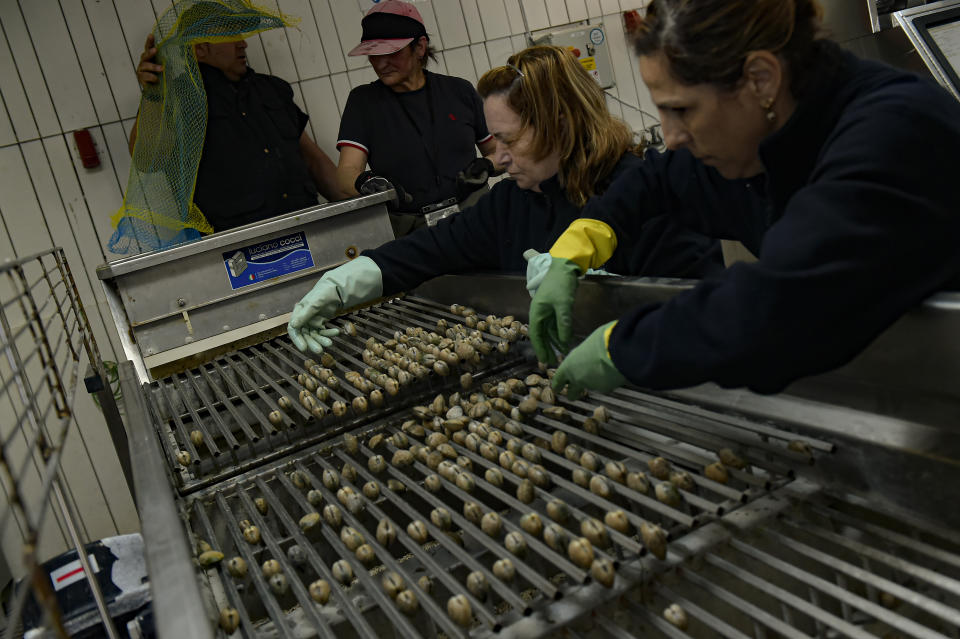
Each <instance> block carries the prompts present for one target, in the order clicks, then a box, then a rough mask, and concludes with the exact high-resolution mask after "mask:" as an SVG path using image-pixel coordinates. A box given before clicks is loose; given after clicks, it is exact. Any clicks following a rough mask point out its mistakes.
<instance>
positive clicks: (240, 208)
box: [193, 63, 317, 231]
mask: <svg viewBox="0 0 960 639" xmlns="http://www.w3.org/2000/svg"><path fill="white" fill-rule="evenodd" d="M200 72H201V74H202V75H203V85H204V89H205V90H206V92H207V132H206V135H205V137H204V144H203V155H202V157H201V158H200V166H199V168H198V170H197V184H196V189H195V190H194V194H193V201H194V203H195V204H196V205H197V207H198V208H199V209H200V212H201V213H203V214H204V216H205V217H206V218H207V220H208V221H209V222H210V224H211V225H212V226H213V229H214V231H223V230H224V229H229V228H233V227H236V226H242V225H244V224H249V223H251V222H256V221H259V220H264V219H267V218H270V217H273V216H276V215H280V214H282V213H288V212H290V211H295V210H297V209H302V208H305V207H308V206H313V205H315V204H316V203H317V187H316V184H315V183H314V181H313V178H312V177H311V176H310V172H309V170H308V169H307V166H306V164H305V163H304V161H303V156H301V154H300V135H301V133H303V129H304V127H305V126H306V124H307V115H306V114H305V113H304V112H303V111H301V110H300V108H299V107H297V105H296V104H295V103H294V102H293V90H292V89H291V88H290V85H289V84H287V83H286V82H284V81H283V80H281V79H280V78H276V77H274V76H271V75H263V74H260V73H256V72H254V70H253V69H248V70H247V74H246V75H245V76H244V77H243V78H241V79H240V80H239V81H238V82H231V81H230V80H228V79H227V77H226V76H225V75H224V74H223V72H222V71H220V70H219V69H217V68H215V67H212V66H210V65H207V64H202V63H201V64H200Z"/></svg>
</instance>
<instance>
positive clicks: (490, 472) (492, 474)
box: [483, 468, 503, 488]
mask: <svg viewBox="0 0 960 639" xmlns="http://www.w3.org/2000/svg"><path fill="white" fill-rule="evenodd" d="M483 478H484V479H486V480H487V482H489V483H490V484H491V485H493V486H496V487H498V488H499V487H501V486H503V473H501V472H500V469H498V468H488V469H487V470H486V472H484V473H483Z"/></svg>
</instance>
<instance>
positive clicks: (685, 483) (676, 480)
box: [670, 470, 697, 492]
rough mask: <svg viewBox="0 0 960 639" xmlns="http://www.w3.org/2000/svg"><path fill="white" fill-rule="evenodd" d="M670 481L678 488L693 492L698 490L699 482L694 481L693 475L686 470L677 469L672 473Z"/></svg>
mask: <svg viewBox="0 0 960 639" xmlns="http://www.w3.org/2000/svg"><path fill="white" fill-rule="evenodd" d="M670 483H671V484H673V485H674V486H676V487H677V489H678V490H685V491H687V492H691V491H694V490H696V488H697V484H696V483H695V482H694V481H693V475H691V474H690V473H688V472H687V471H685V470H677V471H673V472H671V473H670Z"/></svg>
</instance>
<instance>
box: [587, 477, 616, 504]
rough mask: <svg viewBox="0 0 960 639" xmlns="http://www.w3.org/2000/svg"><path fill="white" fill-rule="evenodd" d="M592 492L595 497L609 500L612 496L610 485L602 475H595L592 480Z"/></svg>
mask: <svg viewBox="0 0 960 639" xmlns="http://www.w3.org/2000/svg"><path fill="white" fill-rule="evenodd" d="M590 492H592V493H593V494H594V495H597V496H599V497H602V498H604V499H609V498H610V495H611V494H612V492H613V491H612V490H611V489H610V483H609V482H608V481H607V480H606V479H605V478H604V477H603V476H601V475H594V476H593V477H591V478H590Z"/></svg>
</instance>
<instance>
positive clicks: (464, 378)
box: [460, 373, 473, 390]
mask: <svg viewBox="0 0 960 639" xmlns="http://www.w3.org/2000/svg"><path fill="white" fill-rule="evenodd" d="M471 386H473V375H471V374H470V373H464V374H463V375H461V376H460V388H462V389H464V390H466V389H468V388H470V387H471Z"/></svg>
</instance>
